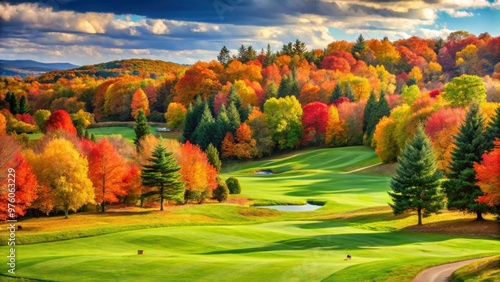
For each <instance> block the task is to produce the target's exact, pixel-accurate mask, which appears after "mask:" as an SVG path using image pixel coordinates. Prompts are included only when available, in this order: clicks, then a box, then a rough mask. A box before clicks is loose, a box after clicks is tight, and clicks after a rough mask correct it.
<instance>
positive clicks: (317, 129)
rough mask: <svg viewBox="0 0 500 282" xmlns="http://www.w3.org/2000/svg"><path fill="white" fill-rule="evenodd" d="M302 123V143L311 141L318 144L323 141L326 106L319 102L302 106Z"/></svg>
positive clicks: (326, 114) (326, 113)
mask: <svg viewBox="0 0 500 282" xmlns="http://www.w3.org/2000/svg"><path fill="white" fill-rule="evenodd" d="M302 111H303V114H302V125H303V126H304V134H303V139H302V144H304V145H306V144H309V143H311V142H313V143H314V144H316V145H317V144H319V143H322V142H324V141H325V131H326V124H327V121H328V106H327V105H326V104H324V103H321V102H314V103H309V104H307V105H305V106H304V107H303V108H302Z"/></svg>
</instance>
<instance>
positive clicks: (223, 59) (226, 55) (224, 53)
mask: <svg viewBox="0 0 500 282" xmlns="http://www.w3.org/2000/svg"><path fill="white" fill-rule="evenodd" d="M217 60H218V61H219V63H221V64H223V65H224V66H227V64H228V63H229V61H231V52H230V51H229V50H228V49H227V47H226V46H224V47H222V49H221V50H220V52H219V55H218V56H217Z"/></svg>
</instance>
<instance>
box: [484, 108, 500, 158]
mask: <svg viewBox="0 0 500 282" xmlns="http://www.w3.org/2000/svg"><path fill="white" fill-rule="evenodd" d="M497 138H500V106H498V107H497V108H496V111H495V116H494V117H493V118H492V119H491V120H490V122H489V123H488V126H487V127H486V140H487V142H488V143H489V144H490V146H488V148H487V149H488V150H491V149H493V142H494V141H495V139H497Z"/></svg>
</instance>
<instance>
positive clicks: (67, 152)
mask: <svg viewBox="0 0 500 282" xmlns="http://www.w3.org/2000/svg"><path fill="white" fill-rule="evenodd" d="M88 169H89V164H88V161H87V159H86V158H85V157H84V156H82V155H81V154H80V153H79V152H78V151H77V149H76V148H75V146H74V145H73V143H71V141H68V140H66V139H59V138H56V139H53V140H52V141H50V142H49V143H48V144H47V145H46V146H45V148H44V150H43V152H41V153H40V154H37V155H35V156H34V158H33V171H34V172H35V174H36V176H37V179H38V182H39V184H40V185H43V186H46V187H51V188H52V191H53V194H54V198H55V199H54V205H55V207H56V208H58V209H61V210H63V211H64V214H65V218H68V214H69V211H70V210H73V211H76V210H77V209H79V208H80V207H81V206H83V205H86V204H93V203H94V187H92V182H91V181H90V180H89V178H88Z"/></svg>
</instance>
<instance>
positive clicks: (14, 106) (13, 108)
mask: <svg viewBox="0 0 500 282" xmlns="http://www.w3.org/2000/svg"><path fill="white" fill-rule="evenodd" d="M5 101H7V102H9V111H10V113H11V114H13V115H17V114H19V101H17V98H16V95H15V94H14V93H10V95H9V93H7V96H5Z"/></svg>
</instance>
